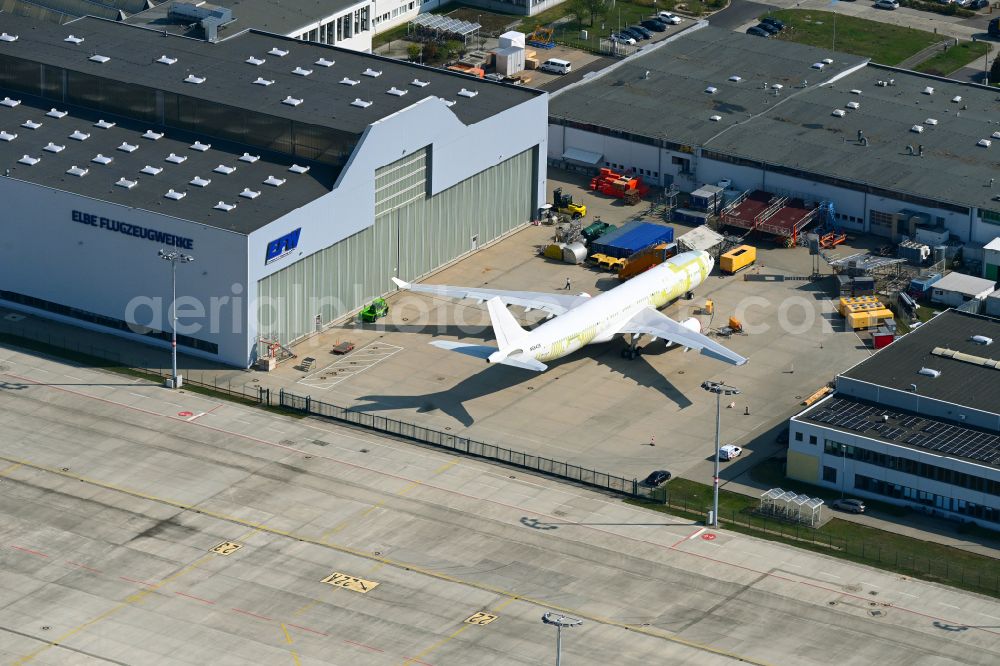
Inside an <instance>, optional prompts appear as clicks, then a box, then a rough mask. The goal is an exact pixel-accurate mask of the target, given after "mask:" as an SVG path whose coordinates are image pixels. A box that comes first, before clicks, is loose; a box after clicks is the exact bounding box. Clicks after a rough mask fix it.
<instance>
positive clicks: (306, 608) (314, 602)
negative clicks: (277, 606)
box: [292, 599, 319, 615]
mask: <svg viewBox="0 0 1000 666" xmlns="http://www.w3.org/2000/svg"><path fill="white" fill-rule="evenodd" d="M318 603H319V599H313V600H312V601H310V602H308V603H306V604H305V605H303V606H302V608H299V609H298V610H297V611H295V612H293V613H292V615H302V614H303V613H305V612H306V611H307V610H309V609H310V608H312V607H313V606H315V605H316V604H318Z"/></svg>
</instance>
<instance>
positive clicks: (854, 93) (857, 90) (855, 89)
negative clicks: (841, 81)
mask: <svg viewBox="0 0 1000 666" xmlns="http://www.w3.org/2000/svg"><path fill="white" fill-rule="evenodd" d="M851 94H852V95H860V94H861V90H860V89H859V88H851Z"/></svg>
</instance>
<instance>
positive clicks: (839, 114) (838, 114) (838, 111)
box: [830, 109, 847, 118]
mask: <svg viewBox="0 0 1000 666" xmlns="http://www.w3.org/2000/svg"><path fill="white" fill-rule="evenodd" d="M830 115H831V116H836V117H838V118H843V117H844V116H846V115H847V111H844V110H843V109H834V110H833V113H831V114H830Z"/></svg>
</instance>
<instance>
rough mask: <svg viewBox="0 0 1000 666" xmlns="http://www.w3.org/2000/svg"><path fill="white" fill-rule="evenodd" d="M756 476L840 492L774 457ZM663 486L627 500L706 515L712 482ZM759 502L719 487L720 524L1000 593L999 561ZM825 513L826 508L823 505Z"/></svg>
mask: <svg viewBox="0 0 1000 666" xmlns="http://www.w3.org/2000/svg"><path fill="white" fill-rule="evenodd" d="M759 474H761V475H762V476H763V477H764V478H767V479H768V483H769V485H773V486H775V487H780V488H784V489H786V490H792V491H794V492H803V493H804V494H807V495H809V496H811V497H825V498H827V499H832V497H830V496H831V495H833V496H835V497H839V496H840V494H839V493H830V492H829V491H826V490H825V489H820V488H817V487H814V486H808V485H806V484H799V483H797V482H795V481H791V480H790V479H787V478H784V476H783V474H782V472H781V470H780V463H778V462H776V461H767V462H766V463H765V468H764V469H763V470H762V471H761V472H760V473H759ZM755 477H756V475H755ZM666 488H667V490H668V492H669V503H668V504H662V503H653V502H642V501H639V500H629V502H630V503H632V504H636V505H639V506H643V507H646V508H649V509H652V510H654V511H661V512H665V513H671V514H676V515H681V516H685V517H687V518H691V519H694V520H704V519H705V513H706V511H707V509H708V508H709V507H710V506H711V503H712V488H711V486H709V485H705V484H701V483H696V482H694V481H689V480H687V479H679V478H678V479H674V480H673V481H671V482H670V483H668V484H667V486H666ZM865 502H866V503H867V504H868V505H869V507H871V508H872V509H873V510H875V511H886V512H887V513H892V514H893V515H898V514H900V513H903V514H905V513H906V511H905V509H902V508H901V507H896V506H892V505H887V504H884V503H881V502H872V501H869V500H865ZM758 504H759V501H758V500H757V499H756V498H753V497H748V496H746V495H742V494H739V493H734V492H730V491H727V490H721V491H720V492H719V519H720V523H721V525H722V527H724V528H726V529H732V530H735V531H738V532H743V533H746V534H751V535H754V536H757V537H762V538H766V539H769V540H773V541H780V542H783V543H787V544H790V545H794V546H797V547H800V548H805V549H808V550H813V551H816V552H821V553H825V554H827V555H831V556H834V557H839V558H842V559H846V560H851V561H854V562H860V563H863V564H867V565H870V566H875V567H878V568H882V569H887V570H890V571H896V572H899V573H903V574H907V575H913V576H916V577H918V578H923V579H925V580H933V581H937V582H941V583H945V584H947V585H952V586H955V587H961V588H965V589H968V590H973V591H976V592H980V593H982V594H988V595H991V596H994V597H1000V560H997V559H993V558H990V557H986V556H983V555H978V554H976V553H971V552H968V551H965V550H961V549H958V548H952V547H950V546H944V545H941V544H937V543H933V542H928V541H922V540H919V539H914V538H911V537H907V536H902V535H899V534H895V533H893V532H886V531H885V530H880V529H875V528H872V527H868V526H865V525H861V524H859V523H855V522H852V521H849V520H843V519H840V518H833V519H832V520H830V521H829V522H827V523H826V524H825V525H823V527H821V528H818V529H811V528H808V527H804V526H800V527H796V526H795V525H791V524H787V523H780V522H777V521H775V520H774V519H767V520H765V519H764V518H762V517H759V516H755V515H752V514H751V513H750V510H751V509H752V508H754V507H756V506H758ZM824 511H830V509H829V508H826V507H824ZM959 531H964V532H970V533H973V534H976V535H979V536H983V535H989V536H993V535H992V533H991V532H989V531H985V530H982V529H981V528H980V529H972V530H959Z"/></svg>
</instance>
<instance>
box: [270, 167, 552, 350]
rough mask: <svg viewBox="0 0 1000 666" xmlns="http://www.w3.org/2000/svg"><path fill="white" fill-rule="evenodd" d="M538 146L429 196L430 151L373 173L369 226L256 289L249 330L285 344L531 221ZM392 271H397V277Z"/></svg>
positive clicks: (281, 272)
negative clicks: (254, 326) (396, 280)
mask: <svg viewBox="0 0 1000 666" xmlns="http://www.w3.org/2000/svg"><path fill="white" fill-rule="evenodd" d="M537 150H538V149H537V148H533V149H531V150H527V151H525V152H523V153H520V154H518V155H515V156H514V157H512V158H510V159H508V160H505V161H503V162H501V163H500V164H498V165H496V166H494V167H491V168H489V169H487V170H486V171H483V172H481V173H479V174H476V175H475V176H472V177H471V178H468V179H466V180H464V181H462V182H461V183H459V184H458V185H455V186H454V187H451V188H449V189H447V190H445V191H443V192H440V193H438V194H437V195H436V196H434V197H427V196H426V192H427V181H428V180H429V178H430V170H431V169H432V168H433V159H432V157H431V155H430V152H429V150H426V149H425V150H421V151H418V152H417V153H414V154H412V155H408V156H407V157H404V158H402V159H401V160H399V161H397V162H394V163H393V164H390V165H387V166H385V167H382V168H381V169H379V170H378V172H377V173H376V174H375V187H376V211H378V213H379V214H378V215H377V217H376V218H375V224H374V225H373V226H371V227H369V228H367V229H365V230H364V231H362V232H360V233H358V234H355V235H354V236H351V237H350V238H346V239H344V240H343V241H341V242H339V243H337V244H335V245H333V246H331V247H328V248H326V249H325V250H321V251H319V252H316V253H314V254H312V255H310V256H308V257H305V258H304V259H302V260H300V261H297V262H295V263H294V264H292V265H291V266H289V267H287V268H285V269H283V270H281V271H278V272H277V273H274V274H273V275H270V276H268V277H266V278H264V279H263V280H260V281H259V282H258V283H257V293H258V298H259V299H260V306H259V309H258V331H259V333H260V334H261V335H263V336H266V337H268V338H271V339H277V340H280V341H281V342H282V343H285V344H288V343H291V342H294V341H295V340H297V339H299V338H302V337H304V336H306V335H309V334H310V333H312V332H314V331H315V330H316V315H319V317H320V320H321V322H322V323H328V322H331V321H333V320H335V319H338V318H340V317H342V316H343V315H345V314H346V313H348V312H350V311H352V310H355V309H357V308H359V307H362V306H363V305H364V304H365V303H367V302H368V301H370V300H371V299H373V298H375V297H376V296H379V295H382V294H385V293H388V292H390V291H392V290H393V289H395V286H394V285H393V284H392V282H391V281H390V279H389V278H391V277H393V276H397V275H398V276H399V277H400V278H402V279H404V280H413V279H416V278H419V277H421V276H423V275H426V274H428V273H430V272H432V271H434V270H435V269H437V268H439V267H440V266H442V265H444V264H446V263H448V262H449V261H452V260H453V259H455V258H457V257H459V256H461V255H463V254H466V253H469V252H471V251H473V250H474V249H475V248H476V247H477V246H480V245H483V244H486V243H489V242H490V241H492V240H494V239H496V238H498V237H499V236H502V235H503V234H505V233H507V232H508V231H510V230H511V229H513V228H515V227H517V226H518V225H520V224H523V223H524V222H526V221H527V220H529V219H531V216H532V214H533V212H534V201H535V193H534V186H535V182H536V180H537V179H536V174H535V168H536V165H537V163H538V160H537ZM397 267H398V272H397Z"/></svg>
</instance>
